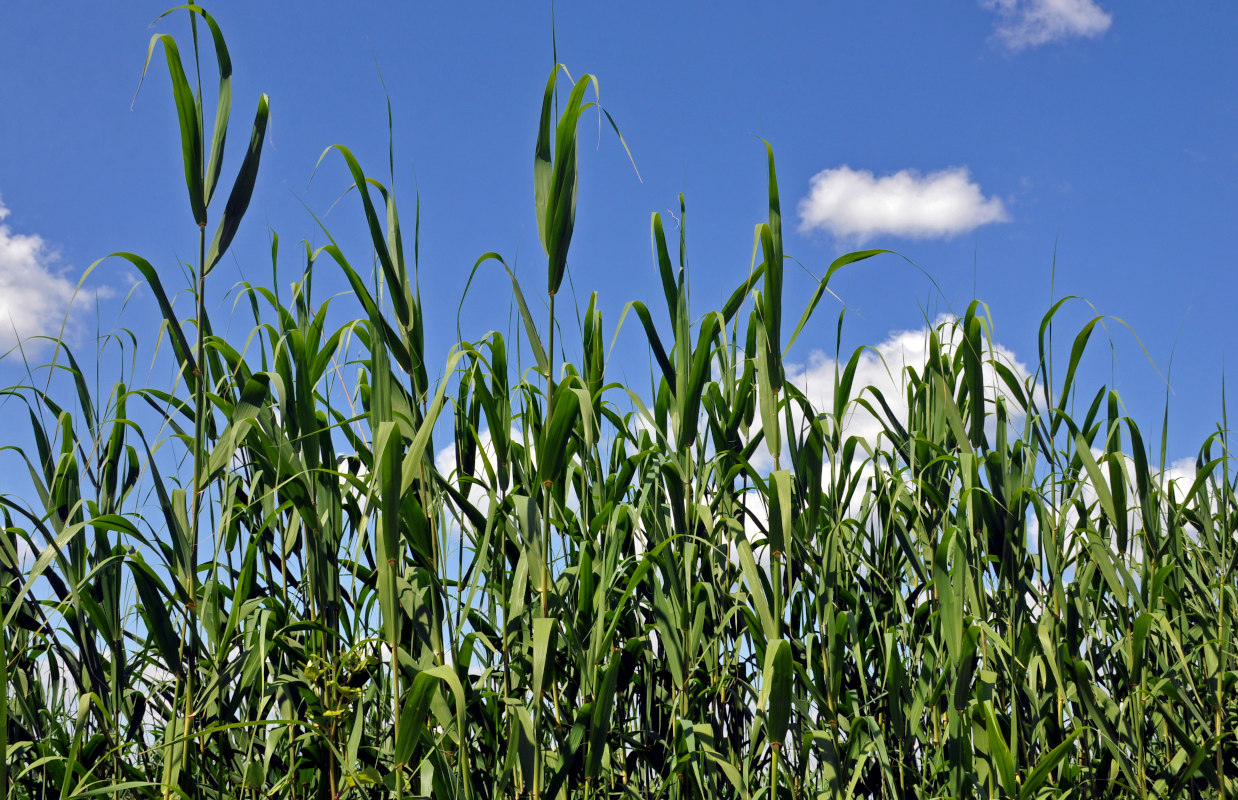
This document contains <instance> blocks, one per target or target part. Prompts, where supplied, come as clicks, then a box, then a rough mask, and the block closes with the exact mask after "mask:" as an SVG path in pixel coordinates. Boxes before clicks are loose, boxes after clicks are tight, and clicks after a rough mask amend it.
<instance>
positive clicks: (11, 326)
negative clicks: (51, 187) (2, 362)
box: [0, 201, 74, 354]
mask: <svg viewBox="0 0 1238 800" xmlns="http://www.w3.org/2000/svg"><path fill="white" fill-rule="evenodd" d="M8 216H9V209H8V208H7V207H5V205H4V203H3V202H2V201H0V354H2V353H4V352H5V351H7V350H9V349H10V348H12V347H13V346H14V345H16V344H17V342H18V341H19V340H25V339H28V338H29V337H31V336H40V335H51V336H55V335H57V334H58V333H59V332H60V327H61V324H62V323H63V322H64V318H65V311H66V310H67V309H68V307H69V303H70V301H71V300H72V299H73V291H74V284H73V283H72V282H70V281H68V280H66V279H65V278H64V277H63V276H62V275H61V274H59V273H56V272H53V271H52V269H51V267H52V265H53V264H55V262H56V260H57V256H56V253H55V252H54V251H52V250H51V249H50V248H49V247H48V245H47V243H46V242H44V241H43V238H42V237H40V236H37V235H35V234H20V233H14V232H13V230H12V228H10V227H9V226H8V225H6V224H4V220H5V218H7V217H8Z"/></svg>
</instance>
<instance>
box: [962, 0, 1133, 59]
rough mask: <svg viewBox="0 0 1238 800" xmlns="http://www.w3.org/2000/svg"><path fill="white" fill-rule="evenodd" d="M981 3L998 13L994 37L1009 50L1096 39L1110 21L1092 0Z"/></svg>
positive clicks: (1108, 15)
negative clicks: (1086, 38)
mask: <svg viewBox="0 0 1238 800" xmlns="http://www.w3.org/2000/svg"><path fill="white" fill-rule="evenodd" d="M981 5H983V6H984V7H985V8H987V9H989V10H991V11H994V12H996V13H997V15H998V23H997V31H996V36H997V39H998V41H1000V42H1002V43H1003V44H1004V45H1006V47H1008V48H1010V49H1011V50H1025V49H1027V48H1029V47H1039V46H1040V45H1042V44H1048V43H1050V42H1056V41H1060V40H1062V39H1071V38H1074V37H1078V36H1083V37H1088V38H1096V37H1097V36H1100V35H1101V34H1102V33H1104V32H1105V31H1107V30H1109V26H1110V25H1111V24H1113V16H1112V15H1110V14H1109V13H1107V12H1106V11H1105V10H1104V9H1102V8H1101V7H1100V6H1098V5H1097V4H1096V3H1095V2H1094V0H982V1H981Z"/></svg>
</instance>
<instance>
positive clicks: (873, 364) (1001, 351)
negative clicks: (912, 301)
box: [787, 314, 1031, 445]
mask: <svg viewBox="0 0 1238 800" xmlns="http://www.w3.org/2000/svg"><path fill="white" fill-rule="evenodd" d="M933 328H934V329H935V330H936V331H937V335H938V337H939V338H940V340H941V346H942V351H943V352H944V353H946V354H949V353H952V352H953V351H954V350H955V348H957V347H958V346H959V345H960V343H961V341H962V333H961V331H960V330H959V325H958V323H957V322H956V321H955V318H954V317H952V316H950V315H948V314H943V315H942V316H940V317H938V318H937V322H936V323H935V324H934V326H933ZM989 347H990V345H989V344H988V343H986V345H985V353H984V355H983V357H984V360H985V361H984V366H983V369H982V371H983V374H984V383H985V387H986V390H987V392H986V393H987V395H988V400H989V402H990V403H992V401H993V397H994V395H995V394H996V395H997V396H1000V397H1003V398H1004V399H1006V402H1007V408H1008V409H1009V410H1010V412H1011V413H1012V414H1014V413H1015V412H1016V411H1017V410H1018V406H1017V404H1016V403H1015V402H1014V400H1013V398H1012V397H1011V395H1010V392H1009V390H1007V388H1006V386H1005V384H1004V383H1003V382H1002V381H1001V380H1000V379H999V377H998V375H997V371H996V370H995V369H994V368H993V366H992V365H991V364H990V363H988V362H989V359H990V358H992V359H994V360H996V361H999V362H1001V363H1002V364H1004V365H1006V366H1007V367H1008V368H1009V369H1010V371H1011V373H1013V374H1014V375H1015V377H1016V378H1017V379H1018V380H1019V381H1020V382H1022V383H1023V384H1024V386H1027V385H1028V383H1029V381H1030V379H1031V373H1030V372H1028V369H1027V367H1026V366H1024V365H1023V364H1022V363H1020V362H1019V361H1018V359H1017V358H1015V354H1014V353H1013V352H1012V351H1011V350H1009V349H1008V348H1006V347H1003V346H1002V345H1000V344H997V343H993V344H992V345H991V347H992V350H991V351H990V350H989ZM928 358H929V329H928V328H927V327H925V328H920V329H919V330H913V331H896V332H894V333H891V334H890V336H889V337H888V338H887V339H886V340H885V341H884V342H882V343H881V344H879V345H877V346H876V347H874V348H870V349H867V350H865V351H864V352H863V353H861V354H860V357H859V361H858V363H857V365H856V370H855V378H854V381H853V383H852V399H853V400H854V399H855V398H856V397H857V396H860V393H861V391H862V390H865V389H867V388H868V387H873V388H875V389H877V390H878V391H880V392H881V394H882V396H883V397H884V398H885V399H886V402H887V403H888V404H889V406H890V410H891V411H893V412H894V416H895V417H896V418H897V420H898V422H900V423H901V424H903V425H907V424H908V406H907V370H908V369H909V368H910V369H913V370H915V372H916V374H918V375H923V374H924V367H925V364H927V363H928ZM845 366H846V364H845V363H844V364H838V363H837V362H835V361H834V359H833V358H830V357H829V356H827V355H825V354H824V353H822V352H821V351H820V350H814V351H813V352H812V353H811V354H810V355H809V361H808V364H807V365H803V366H799V365H793V364H788V365H787V380H788V381H789V382H791V383H793V384H795V385H796V386H797V387H798V388H799V389H800V391H802V392H803V393H804V395H805V397H807V398H808V399H809V401H810V402H811V403H812V404H813V407H814V408H816V409H817V410H819V411H827V412H828V411H830V410H831V409H833V407H834V373H835V369H836V368H837V370H838V371H840V372H841V371H842V370H843V369H844V368H845ZM863 396H865V397H867V398H868V399H869V400H870V402H872V404H873V405H874V406H875V407H877V408H880V407H879V406H877V404H876V402H875V400H873V398H872V395H871V393H870V392H868V391H864V392H863ZM883 430H884V428H883V426H882V424H881V421H880V420H878V419H876V418H875V417H873V415H872V414H870V413H868V411H867V410H866V409H865V408H864V407H863V406H860V405H858V404H856V403H852V404H851V406H850V411H849V413H848V415H847V417H846V418H845V419H844V421H843V436H844V437H851V436H859V437H860V438H862V439H865V440H866V441H868V442H869V443H870V444H873V445H876V444H877V439H878V437H879V436H880V435H881V434H882V432H883Z"/></svg>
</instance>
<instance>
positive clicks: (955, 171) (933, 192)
mask: <svg viewBox="0 0 1238 800" xmlns="http://www.w3.org/2000/svg"><path fill="white" fill-rule="evenodd" d="M799 214H800V230H801V231H804V232H807V231H810V230H825V231H829V232H830V233H832V234H833V235H834V236H836V237H839V238H844V239H851V240H854V241H855V242H856V243H857V244H863V243H864V242H866V241H868V240H869V239H872V238H873V237H875V236H881V235H891V236H907V237H912V238H940V237H950V236H955V235H957V234H960V233H967V232H968V231H972V230H975V229H976V228H978V227H980V226H981V225H987V224H988V223H990V222H1005V221H1007V220H1008V219H1010V217H1009V215H1008V214H1007V213H1006V207H1005V206H1004V205H1003V204H1002V201H1001V199H1000V198H997V197H985V196H984V193H983V192H982V191H981V190H980V185H979V184H977V183H975V182H974V181H972V179H971V172H970V171H969V170H968V169H967V167H947V168H946V169H943V170H941V171H939V172H932V173H929V174H928V175H922V174H920V172H919V171H917V170H914V169H905V170H902V171H901V172H896V173H894V174H893V175H883V176H881V177H880V178H879V177H876V176H875V175H873V173H872V172H869V171H868V170H855V169H852V168H851V167H849V166H847V165H845V164H844V165H843V166H841V167H838V168H836V169H827V170H823V171H821V172H818V173H817V174H816V175H814V176H813V178H812V186H811V188H810V189H809V192H808V196H807V197H805V198H804V199H802V200H800V204H799Z"/></svg>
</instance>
